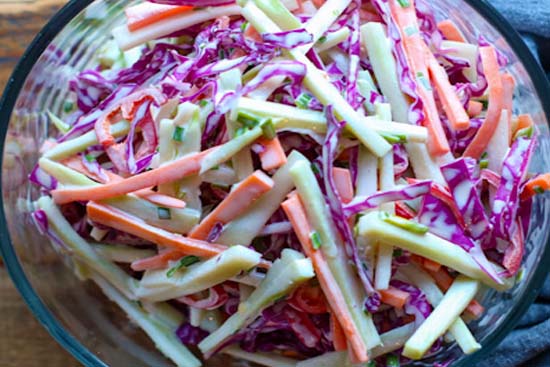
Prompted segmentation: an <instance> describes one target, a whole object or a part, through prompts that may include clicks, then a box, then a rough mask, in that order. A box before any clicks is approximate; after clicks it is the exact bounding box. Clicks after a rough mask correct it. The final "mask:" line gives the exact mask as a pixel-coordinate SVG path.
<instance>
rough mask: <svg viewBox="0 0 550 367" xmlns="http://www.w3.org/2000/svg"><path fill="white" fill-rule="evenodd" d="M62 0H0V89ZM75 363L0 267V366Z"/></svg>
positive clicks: (69, 366)
mask: <svg viewBox="0 0 550 367" xmlns="http://www.w3.org/2000/svg"><path fill="white" fill-rule="evenodd" d="M66 2H67V1H66V0H0V90H2V91H3V90H4V86H5V85H6V82H7V80H8V78H9V76H10V74H11V72H12V70H13V68H14V66H15V64H16V63H17V60H18V59H19V57H20V56H21V55H22V53H23V52H24V51H25V49H26V48H27V46H28V45H29V43H30V42H31V41H32V39H33V38H34V36H35V35H36V34H37V33H38V31H39V30H40V29H41V28H42V26H43V25H44V24H45V23H46V22H47V21H48V19H49V18H50V17H51V16H52V15H53V14H54V13H55V12H56V11H57V10H58V9H59V8H60V7H61V6H62V5H63V4H64V3H66ZM0 264H1V259H0ZM79 365H80V364H79V363H78V362H77V361H76V360H75V359H74V358H73V357H72V356H71V355H70V354H69V353H68V352H66V351H65V350H64V349H63V348H62V347H61V346H60V345H59V344H57V342H56V341H55V340H54V339H53V338H52V337H51V336H50V335H49V334H48V332H47V331H46V330H45V329H44V328H43V327H42V326H41V325H40V324H39V322H38V321H37V320H36V319H35V318H34V316H33V315H32V314H31V312H30V311H29V309H28V308H27V306H26V305H25V303H24V302H23V299H22V298H21V296H20V295H19V293H18V292H17V290H16V289H15V287H14V286H13V283H12V282H11V279H10V278H9V276H8V274H7V272H6V270H5V269H4V267H3V266H0V366H1V367H72V366H79Z"/></svg>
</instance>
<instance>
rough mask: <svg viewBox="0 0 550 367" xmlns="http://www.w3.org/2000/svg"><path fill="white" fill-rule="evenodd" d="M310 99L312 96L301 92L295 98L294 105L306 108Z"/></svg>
mask: <svg viewBox="0 0 550 367" xmlns="http://www.w3.org/2000/svg"><path fill="white" fill-rule="evenodd" d="M312 99H313V97H312V96H311V95H310V94H307V93H302V94H300V95H299V96H298V97H297V98H296V101H295V102H294V103H295V104H296V107H298V108H301V109H303V110H307V109H308V108H309V102H311V100H312Z"/></svg>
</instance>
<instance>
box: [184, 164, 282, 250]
mask: <svg viewBox="0 0 550 367" xmlns="http://www.w3.org/2000/svg"><path fill="white" fill-rule="evenodd" d="M272 187H273V180H272V179H271V178H270V177H269V176H267V175H266V174H265V173H263V172H262V171H256V172H254V173H253V174H251V175H250V176H248V177H247V178H245V179H244V180H243V181H242V182H241V183H239V184H238V185H237V187H236V188H235V189H233V191H231V192H230V193H229V195H228V196H227V197H226V198H225V199H224V200H223V201H222V202H221V203H220V204H218V206H216V208H215V209H214V210H213V211H212V212H211V213H210V214H209V215H208V216H207V217H206V218H204V219H203V220H202V221H201V222H200V223H199V225H198V226H196V227H195V228H193V229H192V230H191V232H190V233H189V237H191V238H200V239H203V240H205V239H207V238H208V236H209V235H210V231H212V228H214V226H215V225H216V223H221V224H222V225H223V224H227V223H229V222H230V221H232V220H233V219H235V218H236V217H238V216H239V215H240V214H242V213H243V212H244V211H245V210H246V209H247V208H248V207H249V206H250V205H251V204H252V203H254V201H255V200H256V199H258V198H259V197H260V196H262V195H263V194H264V193H266V192H268V191H269V190H271V188H272Z"/></svg>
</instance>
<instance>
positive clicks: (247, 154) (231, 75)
mask: <svg viewBox="0 0 550 367" xmlns="http://www.w3.org/2000/svg"><path fill="white" fill-rule="evenodd" d="M241 79H242V75H241V70H240V69H239V68H235V69H231V70H229V71H226V72H223V73H221V74H220V76H219V80H220V86H221V89H222V90H221V91H219V92H218V93H223V92H229V91H235V90H238V89H239V88H240V87H241V85H242V81H241ZM225 118H226V125H227V134H228V135H229V137H230V138H231V137H233V136H234V134H235V131H237V129H238V128H239V123H238V122H237V120H236V119H233V118H231V116H230V114H229V113H228V114H226V117H225ZM231 163H232V166H233V169H234V170H235V173H236V174H237V179H238V180H239V181H242V180H244V179H245V178H246V177H248V176H250V175H251V174H252V173H253V172H254V164H253V162H252V153H251V151H250V148H249V147H244V148H243V149H242V150H241V151H240V152H238V153H236V154H235V155H234V156H233V157H232V158H231Z"/></svg>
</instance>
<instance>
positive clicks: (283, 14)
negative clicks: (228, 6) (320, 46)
mask: <svg viewBox="0 0 550 367" xmlns="http://www.w3.org/2000/svg"><path fill="white" fill-rule="evenodd" d="M247 1H250V0H238V1H237V3H238V4H239V5H241V6H245V5H244V4H246V3H247ZM251 1H254V3H255V4H256V6H257V7H258V8H260V9H261V11H262V12H264V13H265V14H266V15H267V16H268V17H269V18H270V20H272V21H273V23H275V24H276V25H277V26H278V27H280V28H281V29H283V30H292V29H299V28H302V22H300V21H299V20H298V19H297V18H296V17H295V16H294V15H293V14H292V13H291V12H290V11H289V10H288V9H287V8H285V6H284V4H283V3H282V2H281V1H279V0H251ZM251 24H253V23H252V22H251ZM256 30H257V31H258V32H262V31H261V30H260V29H258V28H256Z"/></svg>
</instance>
